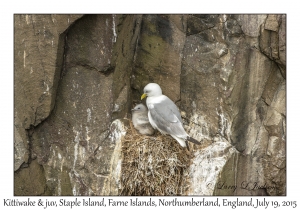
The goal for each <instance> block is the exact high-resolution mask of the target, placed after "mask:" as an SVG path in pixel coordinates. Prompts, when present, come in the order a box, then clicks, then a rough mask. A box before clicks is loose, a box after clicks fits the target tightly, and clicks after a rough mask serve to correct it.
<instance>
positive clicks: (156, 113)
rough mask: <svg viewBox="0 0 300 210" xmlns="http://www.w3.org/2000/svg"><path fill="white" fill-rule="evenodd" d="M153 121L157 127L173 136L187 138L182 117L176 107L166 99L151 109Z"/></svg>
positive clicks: (154, 104)
mask: <svg viewBox="0 0 300 210" xmlns="http://www.w3.org/2000/svg"><path fill="white" fill-rule="evenodd" d="M149 111H150V114H151V118H152V120H153V121H154V122H155V124H156V125H157V127H158V128H159V129H161V130H163V131H164V132H167V133H169V134H172V135H178V136H185V135H186V133H185V131H184V129H183V127H182V124H181V121H182V120H181V116H180V113H179V111H178V109H177V107H176V105H175V104H174V103H173V102H172V101H171V100H170V99H169V98H167V97H166V99H165V100H163V101H161V102H160V103H153V104H152V106H150V107H149Z"/></svg>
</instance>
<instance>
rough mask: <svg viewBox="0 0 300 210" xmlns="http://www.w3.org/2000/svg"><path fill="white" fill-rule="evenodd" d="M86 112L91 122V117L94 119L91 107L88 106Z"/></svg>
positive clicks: (88, 120)
mask: <svg viewBox="0 0 300 210" xmlns="http://www.w3.org/2000/svg"><path fill="white" fill-rule="evenodd" d="M86 112H87V122H90V121H91V119H92V112H91V109H90V108H88V109H87V110H86Z"/></svg>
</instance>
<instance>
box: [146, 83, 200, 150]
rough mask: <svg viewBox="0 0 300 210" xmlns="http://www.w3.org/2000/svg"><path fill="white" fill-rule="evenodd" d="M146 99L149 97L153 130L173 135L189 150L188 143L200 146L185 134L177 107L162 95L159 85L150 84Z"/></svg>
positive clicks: (150, 120) (147, 88)
mask: <svg viewBox="0 0 300 210" xmlns="http://www.w3.org/2000/svg"><path fill="white" fill-rule="evenodd" d="M145 97H147V99H146V104H147V107H148V110H149V111H148V118H149V122H150V124H151V125H152V127H153V128H155V129H157V130H159V131H160V132H161V133H162V134H169V135H171V136H172V137H173V138H174V139H176V140H177V141H178V143H179V144H180V145H181V146H182V147H187V149H188V150H189V147H188V144H187V142H186V141H190V142H193V143H195V144H200V142H198V141H197V140H196V139H193V138H192V137H190V136H189V135H188V134H187V133H186V132H185V130H184V128H183V125H182V119H181V116H180V113H179V111H178V108H177V106H176V105H175V104H174V102H173V101H172V100H171V99H169V98H168V97H167V96H165V95H163V94H162V90H161V88H160V86H159V85H158V84H156V83H149V84H148V85H146V86H145V88H144V94H143V95H142V96H141V99H143V98H145Z"/></svg>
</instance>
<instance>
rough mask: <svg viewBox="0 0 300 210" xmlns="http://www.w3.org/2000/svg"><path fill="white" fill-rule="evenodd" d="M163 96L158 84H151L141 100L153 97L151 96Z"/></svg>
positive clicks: (146, 88)
mask: <svg viewBox="0 0 300 210" xmlns="http://www.w3.org/2000/svg"><path fill="white" fill-rule="evenodd" d="M160 95H162V91H161V88H160V86H159V85H158V84H156V83H149V84H148V85H146V86H145V87H144V94H143V95H142V96H141V99H143V98H145V97H147V96H148V97H151V96H160Z"/></svg>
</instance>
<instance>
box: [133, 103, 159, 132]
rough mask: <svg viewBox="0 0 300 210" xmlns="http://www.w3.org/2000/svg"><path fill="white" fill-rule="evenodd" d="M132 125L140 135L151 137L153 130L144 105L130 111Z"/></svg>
mask: <svg viewBox="0 0 300 210" xmlns="http://www.w3.org/2000/svg"><path fill="white" fill-rule="evenodd" d="M131 111H132V123H133V126H134V127H135V129H137V130H138V131H139V133H140V134H144V135H153V133H154V129H153V127H152V126H151V125H150V123H149V119H148V109H147V107H146V106H145V105H144V104H138V105H136V106H135V107H134V108H133V109H132V110H131Z"/></svg>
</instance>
